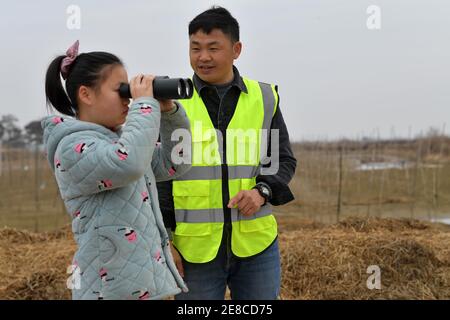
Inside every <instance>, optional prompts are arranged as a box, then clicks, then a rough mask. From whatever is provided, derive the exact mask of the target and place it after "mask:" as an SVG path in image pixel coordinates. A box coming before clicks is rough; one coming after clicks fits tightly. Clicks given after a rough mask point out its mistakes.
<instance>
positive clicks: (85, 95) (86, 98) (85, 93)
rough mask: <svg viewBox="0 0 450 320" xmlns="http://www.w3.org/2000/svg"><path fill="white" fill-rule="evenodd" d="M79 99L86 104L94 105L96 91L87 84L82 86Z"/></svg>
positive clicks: (79, 90)
mask: <svg viewBox="0 0 450 320" xmlns="http://www.w3.org/2000/svg"><path fill="white" fill-rule="evenodd" d="M78 99H80V102H81V103H82V104H85V105H88V106H90V105H92V103H93V102H94V101H93V99H94V92H93V90H92V89H91V88H89V87H86V86H80V88H79V89H78Z"/></svg>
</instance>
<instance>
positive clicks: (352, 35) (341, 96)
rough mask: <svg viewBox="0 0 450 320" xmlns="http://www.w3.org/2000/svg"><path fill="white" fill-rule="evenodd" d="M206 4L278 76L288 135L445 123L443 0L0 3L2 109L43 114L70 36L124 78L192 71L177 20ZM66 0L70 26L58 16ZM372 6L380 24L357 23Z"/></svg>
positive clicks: (448, 12) (392, 130)
mask: <svg viewBox="0 0 450 320" xmlns="http://www.w3.org/2000/svg"><path fill="white" fill-rule="evenodd" d="M213 4H218V5H223V6H224V7H226V8H227V9H228V10H230V12H231V13H232V14H233V15H234V16H235V17H236V18H237V20H238V21H239V23H240V26H241V40H242V42H243V52H242V54H241V56H240V58H239V59H238V60H237V62H236V66H237V67H238V68H239V70H240V72H241V74H243V75H245V76H247V77H249V78H252V79H256V80H259V81H263V82H269V83H275V84H278V85H279V93H280V96H281V105H280V106H281V110H282V113H283V115H284V118H285V121H286V123H287V126H288V129H289V132H290V135H291V139H292V140H300V139H322V138H328V139H333V138H340V137H348V138H358V137H362V136H371V137H375V136H376V135H377V134H378V132H379V134H380V136H381V137H391V136H395V137H399V136H402V137H408V136H409V135H410V134H411V135H414V134H418V133H420V132H421V131H423V132H425V131H427V129H428V128H430V127H432V126H433V127H437V128H439V129H442V128H443V127H444V126H445V131H446V133H447V134H448V133H449V132H450V41H449V39H450V2H449V1H448V0H383V1H381V0H378V1H376V0H371V1H366V0H342V1H335V0H303V1H299V0H276V1H269V0H227V1H203V0H202V1H181V0H165V1H148V0H147V1H133V0H130V1H123V0H121V1H111V0H108V1H107V0H102V1H92V0H90V1H87V0H86V1H82V0H71V1H31V0H29V1H25V0H17V1H8V2H6V3H5V2H3V3H2V6H1V10H0V41H1V59H0V70H1V77H0V93H1V98H2V99H1V104H0V115H1V114H7V113H12V114H14V115H16V116H17V117H18V118H19V119H20V125H25V124H26V123H28V122H29V121H32V120H36V119H39V118H41V117H43V116H45V115H46V114H47V111H46V107H45V97H44V77H45V71H46V68H47V66H48V64H49V62H50V61H51V60H52V59H53V58H54V57H55V56H56V55H58V54H62V53H64V52H65V50H66V49H67V47H68V46H69V45H71V44H72V43H73V42H74V41H75V40H77V39H79V40H80V52H89V51H109V52H112V53H114V54H116V55H118V56H119V57H121V58H122V60H123V61H124V62H125V64H126V67H127V70H128V73H129V76H130V77H131V76H133V75H135V74H136V73H138V72H147V73H153V74H157V75H169V76H171V77H189V76H191V75H192V70H191V68H190V64H189V57H188V35H187V26H188V24H189V21H190V20H192V19H193V18H194V17H195V15H197V14H198V13H200V12H202V11H204V10H206V9H208V8H209V7H210V6H211V5H213ZM70 5H77V6H78V7H79V8H80V10H81V20H80V21H81V27H80V29H69V28H68V27H67V20H68V19H69V17H70V16H71V15H70V14H68V13H67V12H66V11H67V8H68V7H69V6H70ZM370 5H376V6H378V7H379V8H380V10H381V28H380V29H379V30H369V29H368V27H367V20H368V18H369V17H370V16H371V14H368V13H367V12H366V11H367V8H368V7H369V6H370ZM371 21H372V20H371Z"/></svg>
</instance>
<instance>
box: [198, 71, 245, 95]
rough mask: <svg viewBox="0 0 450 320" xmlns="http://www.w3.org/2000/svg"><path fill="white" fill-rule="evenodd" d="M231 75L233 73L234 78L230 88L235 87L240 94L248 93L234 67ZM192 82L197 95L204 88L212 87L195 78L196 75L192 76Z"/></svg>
mask: <svg viewBox="0 0 450 320" xmlns="http://www.w3.org/2000/svg"><path fill="white" fill-rule="evenodd" d="M233 73H234V78H233V81H231V84H230V86H232V87H237V88H238V89H239V90H241V91H242V92H245V93H248V91H247V86H246V85H245V83H244V80H242V77H241V75H240V74H239V71H238V69H237V68H236V67H235V66H233ZM193 82H194V86H195V89H196V90H197V92H198V93H201V91H202V90H203V89H204V88H206V87H212V86H213V85H211V84H209V83H207V82H205V81H203V80H202V79H200V77H199V76H197V75H196V74H194V77H193Z"/></svg>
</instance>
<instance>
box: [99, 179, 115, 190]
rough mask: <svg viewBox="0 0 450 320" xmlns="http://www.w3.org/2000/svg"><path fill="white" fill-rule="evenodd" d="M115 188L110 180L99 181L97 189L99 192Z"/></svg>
mask: <svg viewBox="0 0 450 320" xmlns="http://www.w3.org/2000/svg"><path fill="white" fill-rule="evenodd" d="M112 186H113V184H112V181H111V180H109V179H105V180H100V181H97V187H98V189H99V190H105V189H108V188H111V187H112Z"/></svg>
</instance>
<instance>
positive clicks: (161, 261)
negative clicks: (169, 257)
mask: <svg viewBox="0 0 450 320" xmlns="http://www.w3.org/2000/svg"><path fill="white" fill-rule="evenodd" d="M154 258H155V260H156V262H158V263H161V264H164V259H163V257H162V256H161V251H160V250H158V251H156V254H155V256H154Z"/></svg>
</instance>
